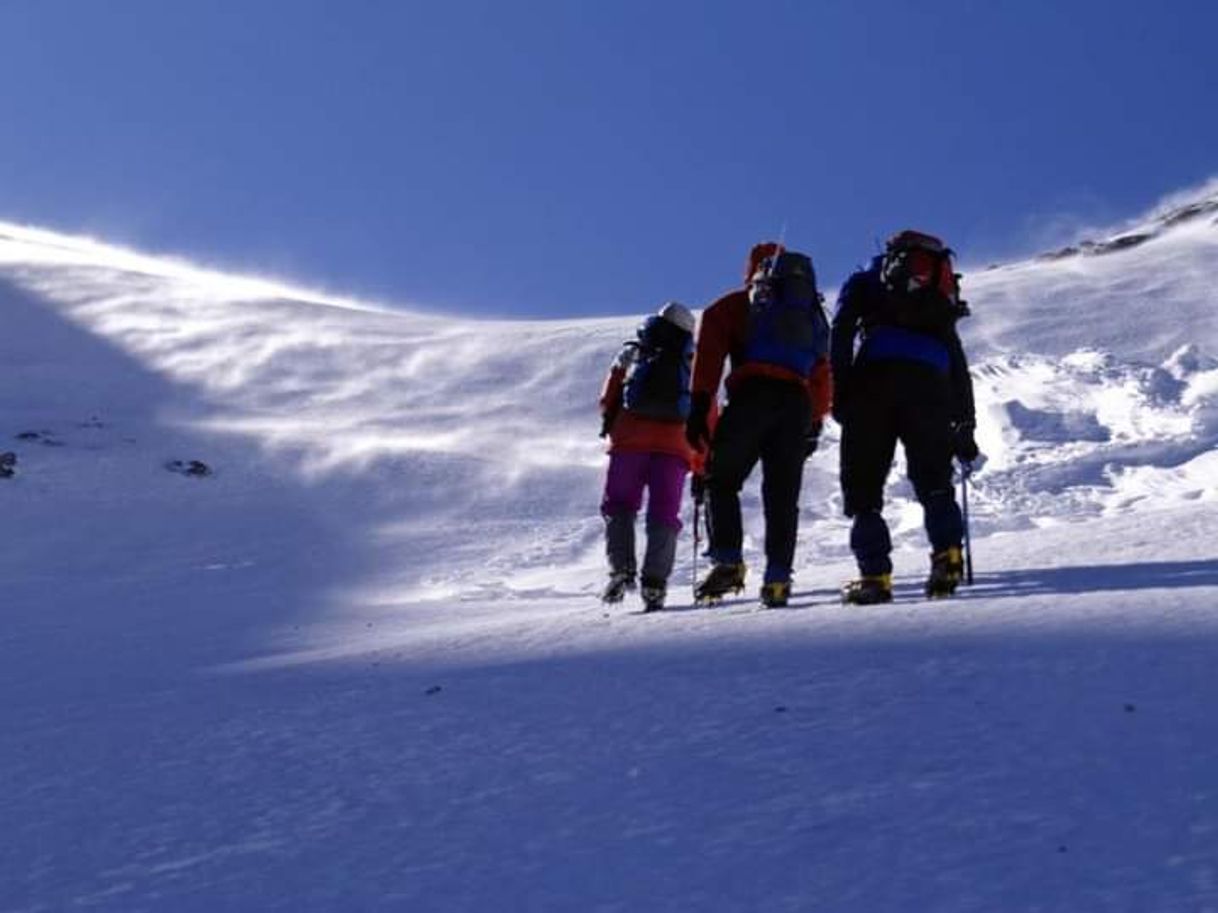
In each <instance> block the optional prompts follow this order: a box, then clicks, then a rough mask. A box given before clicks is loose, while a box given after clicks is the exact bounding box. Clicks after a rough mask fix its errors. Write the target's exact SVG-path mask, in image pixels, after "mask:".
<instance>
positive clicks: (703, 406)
mask: <svg viewBox="0 0 1218 913" xmlns="http://www.w3.org/2000/svg"><path fill="white" fill-rule="evenodd" d="M709 414H710V394H709V393H701V392H700V393H694V394H693V395H692V396H691V397H690V403H689V418H687V419H686V420H685V440H687V441H689V446H690V447H693V448H694V450H697V451H703V450H706V449H707V448H708V447H709V446H710V428H709V427H708V425H707V416H708V415H709Z"/></svg>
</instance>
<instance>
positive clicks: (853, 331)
mask: <svg viewBox="0 0 1218 913" xmlns="http://www.w3.org/2000/svg"><path fill="white" fill-rule="evenodd" d="M862 283H863V277H862V274H861V273H855V274H854V275H853V276H851V277H850V278H849V279H848V280H846V284H845V285H844V286H842V291H841V294H840V295H839V296H838V299H837V313H836V314H834V315H833V325H832V327H831V328H830V331H829V361H830V363H831V364H830V366H831V371H832V377H833V387H832V390H833V417H834V418H835V419H837V421H838V423H839V424H840V423H841V421H842V418H843V416H844V415H845V408H846V402H847V400H848V398H849V395H850V374H851V369H852V368H853V366H854V338H855V336H857V335H858V329H859V318H860V316H861V314H860V308H859V300H860V298H861V296H862Z"/></svg>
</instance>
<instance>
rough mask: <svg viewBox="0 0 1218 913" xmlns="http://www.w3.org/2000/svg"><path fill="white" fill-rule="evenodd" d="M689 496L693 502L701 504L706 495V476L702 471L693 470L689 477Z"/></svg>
mask: <svg viewBox="0 0 1218 913" xmlns="http://www.w3.org/2000/svg"><path fill="white" fill-rule="evenodd" d="M689 496H690V497H691V498H693V499H694V503H695V504H701V503H702V500H703V498H705V497H706V476H704V475H702V473H700V472H695V473H694V474H693V475H691V476H690V477H689Z"/></svg>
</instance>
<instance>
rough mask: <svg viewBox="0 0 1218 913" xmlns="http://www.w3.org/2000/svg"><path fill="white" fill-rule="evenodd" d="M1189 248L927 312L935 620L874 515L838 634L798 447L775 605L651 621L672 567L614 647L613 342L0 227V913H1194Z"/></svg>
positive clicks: (1026, 277) (1199, 800)
mask: <svg viewBox="0 0 1218 913" xmlns="http://www.w3.org/2000/svg"><path fill="white" fill-rule="evenodd" d="M1216 222H1218V192H1216V191H1215V188H1214V187H1209V188H1204V189H1203V190H1201V191H1197V192H1194V193H1191V194H1189V195H1187V196H1186V197H1184V198H1182V199H1177V200H1173V201H1170V202H1169V203H1168V204H1166V205H1165V207H1164V208H1163V209H1161V210H1160V211H1156V212H1154V213H1151V214H1149V215H1147V216H1146V217H1145V218H1143V219H1140V220H1138V221H1137V222H1136V223H1131V225H1129V226H1125V227H1122V228H1120V229H1118V230H1116V231H1114V232H1113V233H1111V234H1110V235H1109V236H1106V237H1103V238H1102V239H1101V240H1100V241H1097V242H1093V243H1089V244H1085V245H1079V246H1078V247H1077V248H1076V249H1074V250H1072V251H1061V252H1055V253H1053V254H1051V255H1046V256H1045V257H1042V258H1036V259H1032V260H1028V261H1024V262H1020V263H1014V264H1009V265H1004V266H999V267H996V268H992V269H985V270H970V271H968V273H967V276H966V280H965V287H966V293H967V296H968V297H969V299H970V301H971V302H972V306H973V310H974V313H975V315H976V316H975V317H974V318H972V319H971V320H970V321H969V322H967V323H966V324H965V325H964V334H965V338H966V344H967V345H968V347H969V349H970V351H971V353H972V354H973V365H974V374H975V378H976V383H977V393H978V404H979V421H980V434H979V437H980V440H981V443H982V447H983V449H984V450H985V451H986V452H987V454H988V456H989V462H988V464H987V466H986V468H985V470H984V472H983V473H981V474H980V475H979V476H978V477H977V478H976V480H975V485H974V488H973V491H972V505H971V506H972V508H973V526H974V532H975V542H974V545H975V553H976V560H977V570H978V581H977V584H976V586H974V587H973V588H971V589H970V590H968V591H967V592H966V593H964V594H963V595H962V597H961V598H960V599H958V600H955V601H953V602H951V603H943V604H940V603H936V604H927V603H925V602H922V601H919V600H918V599H917V588H918V582H919V578H920V575H921V574H922V572H923V570H924V565H925V546H924V544H923V542H922V534H921V529H920V524H921V518H920V513H919V511H918V509H917V505H916V504H915V503H913V502H912V495H911V492H910V490H909V488H908V486H907V485H906V484H905V483H904V482H903V481H901V480H900V478H899V474H897V475H894V480H893V484H892V486H891V489H890V497H891V506H890V509H889V514H890V519H891V520H892V521H893V525H894V534H895V535H894V538H895V539H896V542H897V545H898V552H897V554H896V556H895V558H896V561H897V568H898V576H899V582H898V596H899V599H898V602H897V603H895V604H894V605H892V606H890V607H883V608H879V609H873V610H867V611H860V610H858V609H853V610H848V609H845V608H843V607H841V606H839V605H837V604H836V588H837V585H838V583H839V582H840V581H841V580H842V579H844V578H845V577H846V576H848V575H849V573H850V570H851V568H850V561H849V554H848V551H847V549H846V526H845V521H844V520H843V519H842V518H841V517H840V496H839V495H838V493H837V491H836V471H835V465H836V459H837V453H836V432H835V430H832V429H831V430H830V432H829V435H828V437H829V440H828V441H827V445H826V447H825V448H823V450H822V452H821V453H819V454H818V455H817V456H816V457H815V459H814V461H813V462H812V463H811V464H810V465H809V467H808V469H807V471H806V477H805V495H804V501H803V507H802V509H803V521H802V522H803V527H802V532H801V547H800V550H799V555H798V558H797V562H798V566H797V579H796V598H795V600H794V605H793V608H792V609H791V610H788V611H775V612H768V613H762V612H757V611H754V610H753V609H752V607H751V606H749V605H747V604H746V603H744V602H741V603H738V604H734V605H729V606H726V607H723V608H720V609H716V610H694V609H691V608H690V607H689V606H688V604H687V602H683V601H682V600H681V598H680V596H679V586H680V585H681V584H683V583H684V582H686V581H688V580H689V575H690V566H689V565H690V559H691V549H690V543H689V541H688V539H686V540H685V541H684V543H683V545H682V548H681V550H680V558H679V563H678V569H677V572H676V576H675V579H674V585H675V586H678V593H677V594H675V595H676V597H677V598H676V599H675V602H676V605H675V606H674V609H673V611H670V612H666V613H663V614H661V615H658V616H646V617H640V616H634V615H631V614H629V609H628V608H627V609H613V610H606V609H604V608H603V607H602V606H601V605H599V603H597V602H596V600H595V599H594V594H595V592H596V590H597V588H598V586H599V583H600V578H601V575H602V567H601V560H602V559H601V551H600V550H601V543H600V531H601V530H600V521H599V518H598V517H597V515H596V505H597V501H598V495H599V481H600V475H601V473H602V471H603V460H604V458H603V455H602V454H601V451H600V442H599V441H597V439H596V437H595V433H596V430H597V428H598V426H599V421H598V418H597V415H596V410H595V399H596V396H597V393H598V388H599V383H600V380H601V376H602V372H603V371H604V369H605V367H606V366H607V363H608V361H609V359H610V358H611V357H612V355H613V354H614V352H615V350H616V347H617V345H618V343H619V342H620V341H621V340H622V339H624V338H626V337H627V336H628V335H629V334H630V333H631V331H632V328H633V325H634V322H635V321H634V320H632V319H621V318H612V319H603V320H594V321H588V320H581V321H564V322H507V321H504V322H487V321H462V320H453V319H450V318H445V317H439V316H435V315H430V314H427V313H425V312H424V311H422V310H417V309H416V310H413V311H401V310H392V309H387V308H382V307H374V306H370V305H367V304H364V303H359V302H352V301H347V300H343V299H340V298H335V297H333V296H327V295H322V294H317V293H312V292H308V291H304V290H299V289H292V288H290V287H286V286H283V285H282V284H279V283H275V282H271V281H264V280H255V279H248V278H239V277H232V276H225V275H221V274H217V273H214V272H209V271H206V270H202V269H199V268H196V267H194V266H191V265H189V264H184V263H178V262H171V261H167V260H164V259H158V258H149V257H145V256H142V255H139V254H136V253H133V252H129V251H122V250H118V249H116V248H113V247H109V246H106V245H103V244H99V243H95V242H90V241H86V240H82V239H77V238H68V237H64V236H60V235H55V234H51V233H47V232H42V231H37V230H33V229H28V228H23V227H20V226H15V225H4V224H0V303H2V304H3V308H4V313H5V315H6V318H7V320H6V332H5V333H4V334H3V335H2V336H0V359H2V363H3V364H4V365H5V366H6V367H7V369H8V376H9V379H10V383H8V384H6V385H5V386H4V388H3V389H2V390H0V415H2V416H3V422H4V425H3V427H2V428H0V433H3V434H5V436H6V438H7V439H8V441H9V442H8V443H7V444H5V445H4V446H5V447H8V448H10V449H12V450H14V451H15V452H16V453H17V455H18V459H19V464H18V475H17V476H16V477H15V478H13V479H10V480H0V497H2V498H3V503H4V515H5V518H6V520H7V521H8V522H7V524H6V525H7V529H8V531H9V535H8V536H7V537H6V545H7V548H5V549H4V550H3V552H2V553H0V574H2V577H0V579H3V581H4V583H5V590H6V594H7V597H8V598H7V599H6V600H5V603H4V608H3V616H2V617H3V622H4V624H3V627H2V628H0V687H2V688H3V694H4V695H5V697H6V700H5V711H4V725H3V732H4V739H3V743H2V745H0V782H3V783H4V784H6V788H5V789H4V791H3V793H0V820H2V821H3V822H4V825H5V826H4V827H3V829H0V911H3V913H11V911H43V910H47V911H49V910H64V909H76V908H83V909H100V910H116V911H137V910H175V911H177V910H187V911H193V910H199V911H203V910H207V911H212V910H274V909H284V910H289V909H290V910H374V909H384V910H444V911H452V910H485V909H500V910H502V909H508V910H640V909H643V910H711V911H719V910H722V911H737V910H766V911H773V910H801V911H802V910H834V911H841V910H868V911H870V910H896V909H899V910H936V911H938V910H1041V911H1047V910H1053V911H1057V910H1061V911H1067V910H1069V911H1077V910H1194V911H1201V910H1206V911H1214V910H1218V756H1216V755H1218V750H1216V748H1218V725H1216V724H1215V723H1214V714H1213V712H1212V709H1211V708H1210V707H1209V706H1208V698H1209V696H1210V695H1212V694H1213V693H1214V692H1215V685H1218V662H1216V660H1218V646H1216V645H1215V627H1216V619H1218V613H1216V612H1215V608H1216V605H1215V603H1216V597H1218V555H1216V551H1218V549H1216V548H1215V546H1214V543H1215V542H1216V541H1218V535H1216V534H1218V510H1215V506H1214V500H1215V498H1216V497H1218V456H1216V455H1215V454H1216V448H1215V443H1216V441H1218V409H1216V403H1218V326H1216V325H1215V320H1216V318H1215V317H1214V314H1215V306H1214V305H1215V303H1216V302H1215V298H1214V296H1215V292H1214V282H1213V278H1212V266H1213V264H1214V263H1215V262H1218V224H1216ZM960 246H961V247H964V248H965V249H967V245H966V244H964V243H961V245H960ZM729 273H730V270H729V269H725V272H724V275H725V283H726V282H730V275H729ZM657 303H658V302H657ZM640 310H643V308H642V307H641V308H640ZM191 459H199V460H203V461H205V462H206V463H207V464H208V465H209V466H210V467H211V469H212V470H213V472H212V474H211V475H210V476H208V477H205V478H191V477H186V476H183V475H180V474H176V473H173V472H168V471H166V469H165V464H166V463H167V462H169V461H173V460H191ZM745 508H746V511H747V515H748V518H749V521H750V525H749V527H748V533H749V539H748V542H747V543H746V550H747V552H748V554H749V557H751V558H753V559H754V560H755V559H756V557H757V553H758V552H759V544H760V535H761V530H760V527H759V519H760V518H759V513H760V511H759V506H758V492H757V488H756V485H755V484H754V485H753V486H751V487H750V488H749V490H748V492H747V496H746V499H745Z"/></svg>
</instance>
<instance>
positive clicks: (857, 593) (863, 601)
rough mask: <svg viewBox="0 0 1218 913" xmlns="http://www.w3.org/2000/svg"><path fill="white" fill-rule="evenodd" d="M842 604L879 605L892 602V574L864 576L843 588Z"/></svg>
mask: <svg viewBox="0 0 1218 913" xmlns="http://www.w3.org/2000/svg"><path fill="white" fill-rule="evenodd" d="M842 602H844V603H846V604H847V605H877V604H879V603H881V602H892V574H872V575H869V576H868V575H864V576H862V577H860V578H859V579H858V580H851V581H850V582H849V583H847V584H846V585H845V586H844V587H842Z"/></svg>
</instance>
